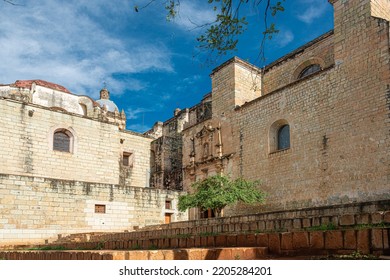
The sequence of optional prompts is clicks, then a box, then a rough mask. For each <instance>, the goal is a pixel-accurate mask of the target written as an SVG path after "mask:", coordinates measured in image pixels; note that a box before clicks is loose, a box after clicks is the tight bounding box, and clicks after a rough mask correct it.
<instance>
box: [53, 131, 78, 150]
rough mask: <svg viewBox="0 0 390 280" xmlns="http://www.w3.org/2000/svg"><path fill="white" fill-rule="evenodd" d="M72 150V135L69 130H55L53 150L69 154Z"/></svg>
mask: <svg viewBox="0 0 390 280" xmlns="http://www.w3.org/2000/svg"><path fill="white" fill-rule="evenodd" d="M72 148H73V135H72V133H71V132H70V131H69V130H66V129H57V130H56V131H55V132H54V135H53V150H54V151H60V152H67V153H71V152H72Z"/></svg>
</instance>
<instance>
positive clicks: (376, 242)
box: [371, 228, 383, 250]
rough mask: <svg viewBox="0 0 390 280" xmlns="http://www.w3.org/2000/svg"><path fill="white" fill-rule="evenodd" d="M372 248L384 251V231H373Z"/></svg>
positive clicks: (376, 229)
mask: <svg viewBox="0 0 390 280" xmlns="http://www.w3.org/2000/svg"><path fill="white" fill-rule="evenodd" d="M371 247H372V249H374V250H382V249H383V230H382V229H380V228H373V229H371Z"/></svg>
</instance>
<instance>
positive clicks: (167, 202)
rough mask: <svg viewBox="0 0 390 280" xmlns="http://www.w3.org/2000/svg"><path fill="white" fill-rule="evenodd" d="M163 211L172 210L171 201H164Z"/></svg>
mask: <svg viewBox="0 0 390 280" xmlns="http://www.w3.org/2000/svg"><path fill="white" fill-rule="evenodd" d="M165 209H172V201H170V200H166V201H165Z"/></svg>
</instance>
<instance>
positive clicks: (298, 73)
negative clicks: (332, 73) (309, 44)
mask: <svg viewBox="0 0 390 280" xmlns="http://www.w3.org/2000/svg"><path fill="white" fill-rule="evenodd" d="M313 65H318V66H319V67H320V70H318V71H316V72H313V73H310V74H308V75H305V76H303V77H302V76H301V74H302V72H303V71H305V70H306V69H308V68H309V67H311V66H313ZM324 68H325V61H324V60H323V59H322V58H319V57H312V58H310V59H308V60H305V61H304V62H302V63H301V64H299V65H298V67H297V68H295V71H294V73H293V75H292V78H291V82H294V81H297V80H300V79H304V78H306V77H309V76H311V75H313V74H314V73H318V72H320V71H322V70H323V69H324Z"/></svg>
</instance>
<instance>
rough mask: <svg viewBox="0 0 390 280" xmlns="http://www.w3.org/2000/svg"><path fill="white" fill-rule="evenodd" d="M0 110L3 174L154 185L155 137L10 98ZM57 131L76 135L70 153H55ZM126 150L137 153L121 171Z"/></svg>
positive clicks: (2, 102)
mask: <svg viewBox="0 0 390 280" xmlns="http://www.w3.org/2000/svg"><path fill="white" fill-rule="evenodd" d="M0 112H1V114H2V116H1V118H0V130H1V133H0V143H1V148H0V158H1V159H2V160H1V162H0V173H4V174H16V175H28V176H38V177H40V176H41V177H50V178H58V179H64V180H76V181H78V180H80V181H91V182H98V183H104V184H118V183H122V184H126V185H131V186H137V187H147V186H149V168H150V143H151V141H152V139H151V138H150V137H145V136H142V135H140V134H137V133H132V132H127V131H120V130H119V129H118V126H116V125H115V124H109V123H105V122H101V121H97V120H93V119H91V118H88V117H83V116H80V115H78V114H71V113H66V112H60V111H56V110H50V109H48V108H45V107H42V106H38V105H32V104H29V105H26V104H25V103H22V102H20V101H15V100H10V99H1V100H0ZM57 129H66V130H68V131H70V132H71V133H72V135H73V140H72V142H73V144H72V151H71V152H69V153H68V152H60V151H55V150H53V144H52V143H53V142H52V137H53V133H54V132H55V131H56V130H57ZM123 152H128V153H131V154H132V155H133V157H132V159H133V164H132V166H131V168H127V169H126V168H122V167H123V166H122V165H123V164H122V157H123Z"/></svg>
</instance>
